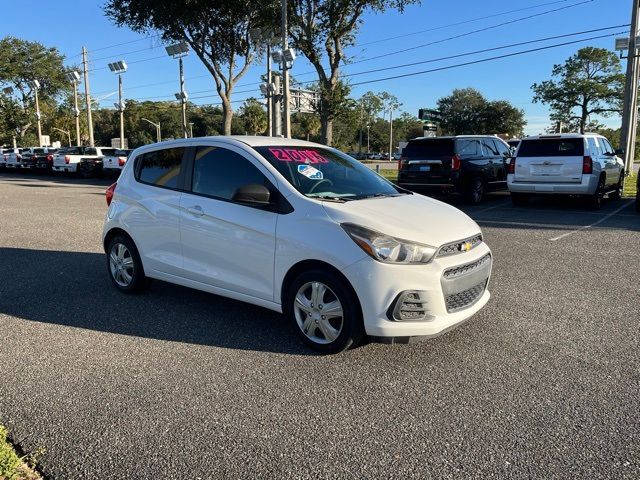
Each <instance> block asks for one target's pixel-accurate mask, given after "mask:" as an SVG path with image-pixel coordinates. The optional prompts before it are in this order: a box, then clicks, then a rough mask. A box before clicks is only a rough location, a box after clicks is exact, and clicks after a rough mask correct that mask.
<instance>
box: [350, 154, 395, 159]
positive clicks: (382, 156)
mask: <svg viewBox="0 0 640 480" xmlns="http://www.w3.org/2000/svg"><path fill="white" fill-rule="evenodd" d="M348 155H349V156H351V157H353V158H355V159H356V160H389V154H388V153H382V152H379V153H373V152H349V154H348Z"/></svg>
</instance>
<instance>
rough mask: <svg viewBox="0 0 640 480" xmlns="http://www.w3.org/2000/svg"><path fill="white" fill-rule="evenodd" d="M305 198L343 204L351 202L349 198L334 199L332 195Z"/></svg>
mask: <svg viewBox="0 0 640 480" xmlns="http://www.w3.org/2000/svg"><path fill="white" fill-rule="evenodd" d="M307 197H309V198H317V199H318V200H328V201H330V202H338V203H344V202H346V201H347V200H351V199H350V198H349V199H347V198H342V197H334V196H332V195H307Z"/></svg>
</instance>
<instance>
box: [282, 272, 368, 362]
mask: <svg viewBox="0 0 640 480" xmlns="http://www.w3.org/2000/svg"><path fill="white" fill-rule="evenodd" d="M284 311H285V313H286V315H287V316H288V317H289V319H290V321H291V323H292V324H293V327H294V329H295V330H296V332H297V333H298V335H299V336H300V338H301V339H302V341H303V342H304V343H306V344H307V345H308V346H310V347H311V348H313V349H314V350H317V351H318V352H320V353H325V354H328V353H338V352H341V351H343V350H346V349H348V348H350V347H352V346H354V345H357V344H358V343H359V342H360V341H361V340H362V339H363V338H364V328H363V325H362V314H361V312H360V307H359V302H358V299H357V297H356V296H355V294H354V293H353V291H352V290H351V288H350V287H349V286H348V285H347V284H346V283H345V281H344V280H343V279H341V278H339V277H337V276H336V275H331V274H329V273H328V272H326V271H324V270H309V271H306V272H304V273H302V274H300V275H299V276H298V277H297V278H296V279H295V280H294V281H293V282H292V283H291V285H290V286H289V289H288V294H287V299H286V305H284Z"/></svg>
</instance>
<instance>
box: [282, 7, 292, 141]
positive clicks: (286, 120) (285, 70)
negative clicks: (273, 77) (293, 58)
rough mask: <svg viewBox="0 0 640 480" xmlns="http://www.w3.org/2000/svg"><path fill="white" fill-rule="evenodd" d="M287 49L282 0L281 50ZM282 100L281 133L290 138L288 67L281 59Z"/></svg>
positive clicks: (285, 23)
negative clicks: (282, 117)
mask: <svg viewBox="0 0 640 480" xmlns="http://www.w3.org/2000/svg"><path fill="white" fill-rule="evenodd" d="M288 49H289V35H288V26H287V0H282V51H283V52H285V51H287V50H288ZM282 81H283V85H282V96H283V98H282V101H283V102H284V105H283V109H282V110H283V114H284V122H283V123H284V125H283V127H284V128H283V130H284V131H283V132H282V133H283V135H284V137H285V138H291V115H290V111H289V97H290V92H289V67H288V65H287V61H286V60H285V59H284V58H283V59H282Z"/></svg>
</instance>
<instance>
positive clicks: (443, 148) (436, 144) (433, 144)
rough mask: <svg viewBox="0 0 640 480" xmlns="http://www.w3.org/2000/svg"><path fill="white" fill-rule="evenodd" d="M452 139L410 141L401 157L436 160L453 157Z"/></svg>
mask: <svg viewBox="0 0 640 480" xmlns="http://www.w3.org/2000/svg"><path fill="white" fill-rule="evenodd" d="M454 153H455V152H454V148H453V139H451V138H437V139H433V140H411V141H410V142H409V143H408V144H407V146H406V147H404V149H403V150H402V156H404V157H409V158H438V157H452V156H453V155H454Z"/></svg>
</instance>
